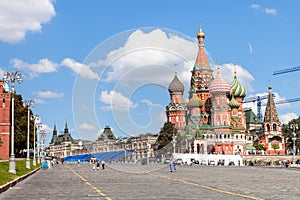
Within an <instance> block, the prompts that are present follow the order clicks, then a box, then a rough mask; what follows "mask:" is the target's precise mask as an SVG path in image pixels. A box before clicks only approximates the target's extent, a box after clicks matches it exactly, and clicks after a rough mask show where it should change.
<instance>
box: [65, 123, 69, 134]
mask: <svg viewBox="0 0 300 200" xmlns="http://www.w3.org/2000/svg"><path fill="white" fill-rule="evenodd" d="M64 133H69V129H68V122H66V124H65V132H64Z"/></svg>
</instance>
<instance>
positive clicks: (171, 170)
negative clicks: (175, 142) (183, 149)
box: [169, 160, 173, 172]
mask: <svg viewBox="0 0 300 200" xmlns="http://www.w3.org/2000/svg"><path fill="white" fill-rule="evenodd" d="M169 165H170V172H173V168H172V161H171V160H170V163H169Z"/></svg>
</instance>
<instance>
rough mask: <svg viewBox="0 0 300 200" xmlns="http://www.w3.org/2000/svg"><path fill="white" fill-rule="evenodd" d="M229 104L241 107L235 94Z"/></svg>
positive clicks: (231, 106)
mask: <svg viewBox="0 0 300 200" xmlns="http://www.w3.org/2000/svg"><path fill="white" fill-rule="evenodd" d="M228 105H229V106H230V108H239V107H240V104H239V103H238V102H237V101H236V100H235V98H234V96H232V97H231V100H230V101H229V103H228Z"/></svg>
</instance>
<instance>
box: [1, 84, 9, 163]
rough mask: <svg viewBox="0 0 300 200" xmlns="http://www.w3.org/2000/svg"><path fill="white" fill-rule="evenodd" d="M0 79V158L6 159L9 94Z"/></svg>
mask: <svg viewBox="0 0 300 200" xmlns="http://www.w3.org/2000/svg"><path fill="white" fill-rule="evenodd" d="M3 84H4V81H3V80H0V138H1V144H0V159H8V158H9V153H10V152H9V151H10V148H9V147H10V120H11V118H10V109H11V108H10V107H11V106H10V105H11V95H10V93H8V92H6V91H5V89H4V87H3Z"/></svg>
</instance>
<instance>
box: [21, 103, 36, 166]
mask: <svg viewBox="0 0 300 200" xmlns="http://www.w3.org/2000/svg"><path fill="white" fill-rule="evenodd" d="M23 105H24V106H25V107H27V113H28V114H27V156H26V168H27V169H30V158H29V156H30V153H29V135H30V134H29V132H30V130H29V125H30V120H29V116H30V112H29V111H30V106H32V107H34V100H32V99H30V100H25V101H24V103H23Z"/></svg>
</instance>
